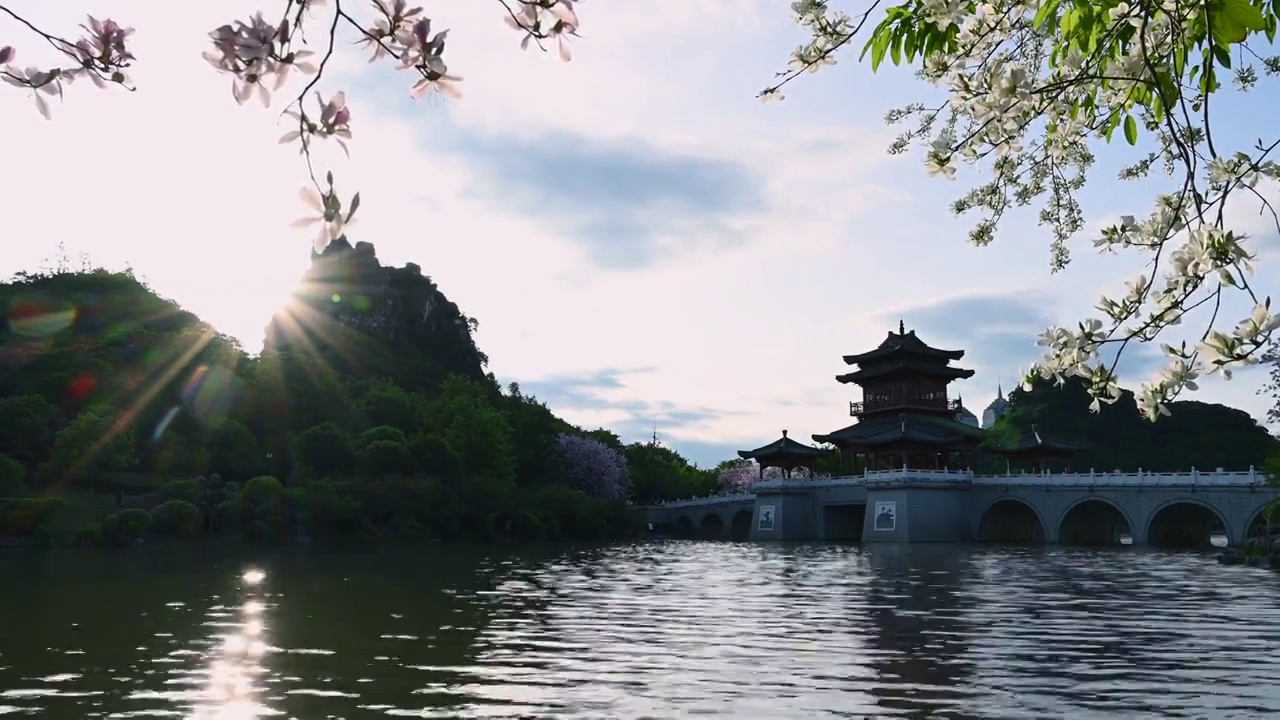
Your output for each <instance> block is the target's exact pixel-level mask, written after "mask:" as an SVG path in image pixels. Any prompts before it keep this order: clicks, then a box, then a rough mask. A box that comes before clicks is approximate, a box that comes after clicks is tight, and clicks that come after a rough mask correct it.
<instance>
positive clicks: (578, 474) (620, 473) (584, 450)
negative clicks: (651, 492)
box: [556, 433, 631, 498]
mask: <svg viewBox="0 0 1280 720" xmlns="http://www.w3.org/2000/svg"><path fill="white" fill-rule="evenodd" d="M556 456H557V460H558V462H559V465H560V477H561V478H562V479H563V480H564V482H565V484H566V485H568V486H569V487H572V488H574V489H577V490H581V491H582V492H584V493H586V494H588V495H591V496H593V497H601V498H626V497H627V495H629V494H630V492H631V473H630V472H629V470H628V468H627V459H626V458H625V457H623V455H622V453H620V452H618V451H617V450H614V449H613V448H611V447H609V446H608V445H605V444H604V443H602V442H600V441H599V440H594V439H592V438H586V437H581V436H579V435H570V434H568V433H563V434H561V435H560V437H558V438H557V439H556Z"/></svg>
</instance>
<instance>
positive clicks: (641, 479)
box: [626, 442, 716, 505]
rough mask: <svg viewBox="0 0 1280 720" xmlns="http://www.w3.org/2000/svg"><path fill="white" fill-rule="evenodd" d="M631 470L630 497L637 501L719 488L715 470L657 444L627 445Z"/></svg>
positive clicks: (695, 494) (700, 494) (650, 501)
mask: <svg viewBox="0 0 1280 720" xmlns="http://www.w3.org/2000/svg"><path fill="white" fill-rule="evenodd" d="M626 456H627V465H628V467H629V468H630V472H631V499H632V501H633V502H635V503H636V504H641V505H643V504H649V503H656V502H661V501H664V500H676V499H679V498H688V497H698V496H703V495H709V494H711V493H712V492H713V491H714V490H715V487H716V476H715V473H714V471H707V470H702V469H700V468H698V467H696V466H694V465H691V464H690V463H689V461H688V460H686V459H684V457H682V456H681V455H680V454H679V453H677V452H676V451H674V450H671V449H669V448H665V447H663V446H661V445H659V444H657V443H652V442H648V443H632V444H631V445H628V446H627V447H626Z"/></svg>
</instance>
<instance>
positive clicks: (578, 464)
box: [0, 240, 714, 542]
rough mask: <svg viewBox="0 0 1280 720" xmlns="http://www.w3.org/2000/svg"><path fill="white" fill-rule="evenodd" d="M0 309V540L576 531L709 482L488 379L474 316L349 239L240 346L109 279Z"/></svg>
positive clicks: (72, 283) (9, 299)
mask: <svg viewBox="0 0 1280 720" xmlns="http://www.w3.org/2000/svg"><path fill="white" fill-rule="evenodd" d="M0 308H3V310H4V313H5V318H6V323H5V324H4V327H3V328H2V329H0V417H2V418H4V422H3V423H0V498H4V497H9V498H11V499H10V500H8V501H0V503H7V504H6V505H5V507H4V509H0V536H2V535H8V536H15V535H32V534H35V535H39V536H41V537H42V538H44V539H45V540H46V541H57V542H66V541H68V538H67V534H68V533H69V532H72V531H75V532H76V533H78V534H79V535H80V538H79V540H80V541H81V542H97V541H99V540H100V539H101V540H106V541H117V542H120V541H126V540H131V539H135V538H139V537H143V536H146V535H148V534H153V533H157V532H161V533H176V534H186V535H193V534H199V533H210V532H242V533H244V534H247V535H249V536H251V537H255V538H275V537H283V536H290V537H292V536H296V535H307V536H322V535H325V536H327V535H339V536H343V537H361V538H379V537H388V536H395V537H412V538H438V539H442V540H458V539H466V540H490V539H495V538H502V537H509V538H528V539H533V538H556V537H572V538H598V537H606V536H615V535H625V534H628V533H630V532H633V531H634V521H635V519H634V517H633V515H632V514H631V512H630V511H629V510H628V508H627V504H626V501H627V500H628V499H629V498H634V499H636V500H642V501H653V500H658V499H663V498H667V497H677V496H685V497H687V496H689V495H693V494H699V493H705V492H707V491H709V490H710V488H711V487H712V485H713V483H714V478H713V477H712V476H711V474H710V473H709V472H707V471H703V470H701V469H698V468H696V467H693V466H691V465H690V464H689V463H688V462H686V461H685V460H684V459H683V458H681V457H680V456H679V455H678V454H676V453H674V452H673V451H671V450H669V449H667V448H663V447H661V446H658V445H655V444H649V443H646V444H633V445H630V446H624V445H623V444H622V443H621V442H620V441H618V438H617V437H616V436H613V435H612V434H611V433H608V432H605V431H593V432H591V433H585V432H583V431H582V430H580V429H579V428H575V427H573V426H571V425H570V424H568V423H566V422H564V421H563V420H561V419H560V418H557V417H556V416H555V415H554V414H553V413H552V412H551V411H550V410H549V409H548V408H547V407H546V406H545V405H543V404H542V403H541V402H539V401H538V400H537V399H536V398H533V397H529V396H526V395H524V394H523V393H522V392H521V391H520V389H519V387H518V386H516V385H514V384H512V385H511V386H510V387H508V388H500V387H499V386H498V384H497V383H496V381H495V380H494V378H493V376H492V374H490V373H488V372H487V369H486V365H487V362H488V359H487V357H486V356H485V355H484V354H483V353H482V352H481V351H480V350H479V349H478V348H477V347H476V344H475V342H474V331H475V329H476V327H477V324H476V321H475V320H474V319H472V318H469V317H468V316H466V315H465V314H464V313H463V312H462V311H461V310H460V309H459V308H458V307H457V305H456V304H454V303H453V302H451V301H450V300H449V299H448V298H447V297H446V296H445V295H444V293H443V292H441V291H440V289H439V288H438V287H437V286H436V284H435V283H434V282H433V281H432V280H431V278H429V277H426V276H424V275H423V274H422V272H421V271H420V269H419V268H418V267H417V266H415V265H406V266H405V267H402V268H393V267H384V266H382V265H381V264H380V263H379V261H378V259H377V257H376V254H375V251H374V248H373V246H372V245H369V244H368V243H359V244H357V245H356V246H354V247H352V246H351V245H349V244H347V243H346V241H345V240H342V241H339V242H336V243H334V244H333V245H331V246H330V247H329V248H327V249H326V250H325V252H324V253H323V254H322V255H318V256H314V257H313V263H312V267H311V269H310V271H309V272H308V274H307V276H306V278H305V280H304V282H303V283H302V285H301V287H300V289H299V292H298V293H297V295H296V299H295V301H294V302H292V303H291V304H290V305H289V306H288V307H285V308H282V309H281V311H280V312H279V313H278V314H277V315H276V316H275V317H274V318H273V319H272V321H271V323H270V325H269V327H268V328H267V342H266V346H265V349H264V351H263V353H262V354H261V356H258V357H250V356H248V355H247V354H245V353H244V352H243V351H242V350H241V348H240V347H239V346H238V345H237V344H236V342H235V341H234V340H232V339H231V338H228V337H226V336H223V335H220V334H219V333H217V332H216V330H215V329H214V328H211V327H209V326H208V325H207V324H205V323H203V322H201V321H200V319H199V318H197V317H195V316H194V315H192V314H191V313H189V312H186V311H184V310H182V309H181V308H180V307H178V306H177V305H176V304H174V303H173V302H170V301H168V300H165V299H163V298H160V297H158V296H157V295H156V294H155V293H153V292H152V291H151V290H150V289H148V288H147V287H146V285H145V284H144V283H142V282H140V281H139V280H137V279H136V278H135V277H133V276H132V275H131V274H128V273H111V272H106V271H102V270H94V271H83V272H70V271H60V272H50V273H41V274H23V275H19V276H18V277H16V278H15V279H14V280H13V281H12V282H10V283H8V284H4V285H0ZM584 465H585V467H584ZM600 478H605V479H606V481H603V482H602V481H600ZM12 498H18V499H12Z"/></svg>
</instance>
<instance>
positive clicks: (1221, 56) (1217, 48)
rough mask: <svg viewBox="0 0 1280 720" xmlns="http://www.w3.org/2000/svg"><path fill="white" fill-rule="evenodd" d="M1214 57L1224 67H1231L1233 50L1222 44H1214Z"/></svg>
mask: <svg viewBox="0 0 1280 720" xmlns="http://www.w3.org/2000/svg"><path fill="white" fill-rule="evenodd" d="M1213 59H1214V60H1217V61H1218V64H1219V65H1221V66H1222V67H1224V68H1228V69H1230V68H1231V51H1230V50H1228V49H1226V48H1225V47H1223V46H1221V45H1214V46H1213Z"/></svg>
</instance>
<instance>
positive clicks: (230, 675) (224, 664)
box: [187, 569, 280, 720]
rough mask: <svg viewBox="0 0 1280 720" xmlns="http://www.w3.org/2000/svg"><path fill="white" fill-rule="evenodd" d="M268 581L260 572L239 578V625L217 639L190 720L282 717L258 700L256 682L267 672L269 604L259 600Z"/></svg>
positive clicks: (259, 688)
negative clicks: (267, 608) (264, 616)
mask: <svg viewBox="0 0 1280 720" xmlns="http://www.w3.org/2000/svg"><path fill="white" fill-rule="evenodd" d="M266 578H267V574H266V573H265V572H263V571H262V570H257V569H253V570H247V571H245V573H244V574H242V575H241V576H240V580H241V583H242V586H241V597H240V607H239V612H238V615H237V620H238V622H234V623H230V624H229V627H228V629H230V630H232V632H230V633H228V634H225V635H222V636H221V637H219V638H215V641H217V640H220V641H221V642H220V643H219V644H218V645H217V649H216V650H215V651H214V652H213V654H212V655H211V657H210V658H209V667H208V669H207V671H206V672H207V676H208V681H207V683H206V685H205V688H204V691H203V692H202V693H201V695H200V699H199V700H198V701H197V702H196V704H195V707H193V708H192V710H191V713H190V714H189V715H188V716H187V720H255V719H256V718H259V717H263V716H267V715H279V714H280V713H279V712H277V711H274V710H272V709H270V708H269V707H267V706H266V705H264V704H263V703H262V702H261V701H260V700H259V698H258V695H259V693H260V691H261V689H262V688H261V686H260V684H259V683H258V682H257V679H258V677H260V676H261V675H263V674H264V673H265V672H266V670H267V668H266V666H265V664H264V663H263V659H264V657H265V656H266V655H267V653H268V651H269V650H270V648H269V647H268V645H267V643H266V641H265V639H264V638H265V635H266V629H267V626H266V622H265V620H264V618H263V615H264V614H265V611H266V603H265V601H264V600H263V599H262V598H261V597H260V595H261V594H262V589H261V585H262V584H263V581H264V580H266Z"/></svg>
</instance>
